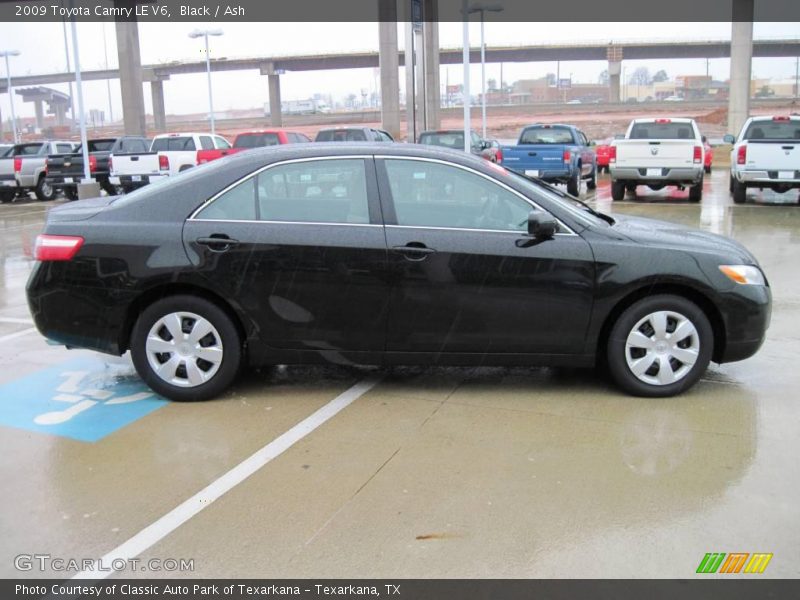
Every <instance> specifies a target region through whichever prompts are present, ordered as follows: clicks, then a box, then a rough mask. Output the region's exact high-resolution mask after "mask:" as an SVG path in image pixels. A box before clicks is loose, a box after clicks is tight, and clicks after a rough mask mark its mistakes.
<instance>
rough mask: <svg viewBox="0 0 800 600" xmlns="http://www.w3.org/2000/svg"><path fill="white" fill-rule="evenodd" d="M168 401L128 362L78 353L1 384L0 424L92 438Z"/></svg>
mask: <svg viewBox="0 0 800 600" xmlns="http://www.w3.org/2000/svg"><path fill="white" fill-rule="evenodd" d="M167 403H168V401H167V400H164V399H163V398H162V397H161V396H158V395H157V394H155V392H153V391H151V390H150V389H149V388H148V387H147V386H146V385H145V384H144V383H143V382H142V380H141V379H139V377H138V376H136V375H135V374H134V373H133V371H132V368H131V367H130V366H128V365H124V364H116V363H107V362H105V361H103V360H101V359H99V358H88V357H87V358H79V359H75V360H71V361H68V362H65V363H62V364H60V365H56V366H55V367H50V368H47V369H43V370H41V371H37V372H36V373H32V374H30V375H27V376H26V377H23V378H21V379H17V380H15V381H12V382H9V383H7V384H5V385H0V424H3V425H9V426H11V427H17V428H20V429H27V430H29V431H43V432H46V433H50V434H54V435H59V436H63V437H68V438H72V439H74V440H80V441H82V442H96V441H98V440H101V439H103V438H104V437H106V436H107V435H109V434H111V433H114V432H115V431H117V430H118V429H121V428H123V427H125V426H126V425H130V424H131V423H133V422H134V421H136V420H138V419H141V418H142V417H144V416H145V415H147V414H149V413H151V412H153V411H154V410H157V409H159V408H161V407H162V406H164V405H165V404H167Z"/></svg>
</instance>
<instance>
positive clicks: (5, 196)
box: [0, 192, 17, 204]
mask: <svg viewBox="0 0 800 600" xmlns="http://www.w3.org/2000/svg"><path fill="white" fill-rule="evenodd" d="M16 195H17V193H16V192H0V202H2V203H3V204H5V203H6V202H11V201H13V200H14V198H15V197H16Z"/></svg>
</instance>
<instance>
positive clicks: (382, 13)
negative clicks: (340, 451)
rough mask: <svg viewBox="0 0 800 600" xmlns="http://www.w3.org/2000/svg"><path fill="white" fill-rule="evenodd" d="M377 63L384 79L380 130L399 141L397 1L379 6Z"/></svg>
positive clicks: (393, 0)
mask: <svg viewBox="0 0 800 600" xmlns="http://www.w3.org/2000/svg"><path fill="white" fill-rule="evenodd" d="M378 21H379V23H378V63H379V65H380V76H381V90H380V95H381V127H382V128H383V129H384V130H386V131H388V132H389V134H390V135H391V136H392V137H393V138H395V139H399V138H400V73H399V70H400V60H399V58H398V48H397V0H380V2H379V4H378Z"/></svg>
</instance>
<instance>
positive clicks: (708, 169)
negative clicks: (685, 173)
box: [703, 167, 711, 173]
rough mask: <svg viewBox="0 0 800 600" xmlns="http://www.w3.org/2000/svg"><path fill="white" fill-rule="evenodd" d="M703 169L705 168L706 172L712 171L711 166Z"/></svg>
mask: <svg viewBox="0 0 800 600" xmlns="http://www.w3.org/2000/svg"><path fill="white" fill-rule="evenodd" d="M703 170H704V171H705V172H706V173H711V167H703Z"/></svg>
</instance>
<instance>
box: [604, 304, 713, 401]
mask: <svg viewBox="0 0 800 600" xmlns="http://www.w3.org/2000/svg"><path fill="white" fill-rule="evenodd" d="M713 347H714V333H713V330H712V329H711V324H710V323H709V320H708V317H706V315H705V313H704V312H703V311H702V310H701V309H700V307H698V306H697V305H696V304H695V303H694V302H691V301H690V300H687V299H686V298H683V297H681V296H674V295H667V294H664V295H657V296H651V297H649V298H644V299H642V300H639V301H638V302H636V303H634V304H633V305H631V306H630V307H628V308H627V309H626V310H625V311H624V312H623V313H622V314H621V315H620V316H619V318H618V319H617V321H616V323H615V324H614V326H613V327H612V329H611V333H610V335H609V337H608V344H607V348H606V352H607V358H608V366H609V369H610V371H611V375H612V377H613V378H614V380H615V381H616V382H617V384H618V385H619V386H620V387H621V388H623V389H624V390H625V391H627V392H628V393H631V394H634V395H636V396H649V397H661V396H674V395H675V394H678V393H680V392H682V391H684V390H687V389H689V388H690V387H691V386H693V385H694V384H695V383H696V382H697V380H698V379H700V376H701V375H702V374H703V373H704V372H705V370H706V368H707V367H708V363H709V362H710V361H711V354H712V352H713Z"/></svg>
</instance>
